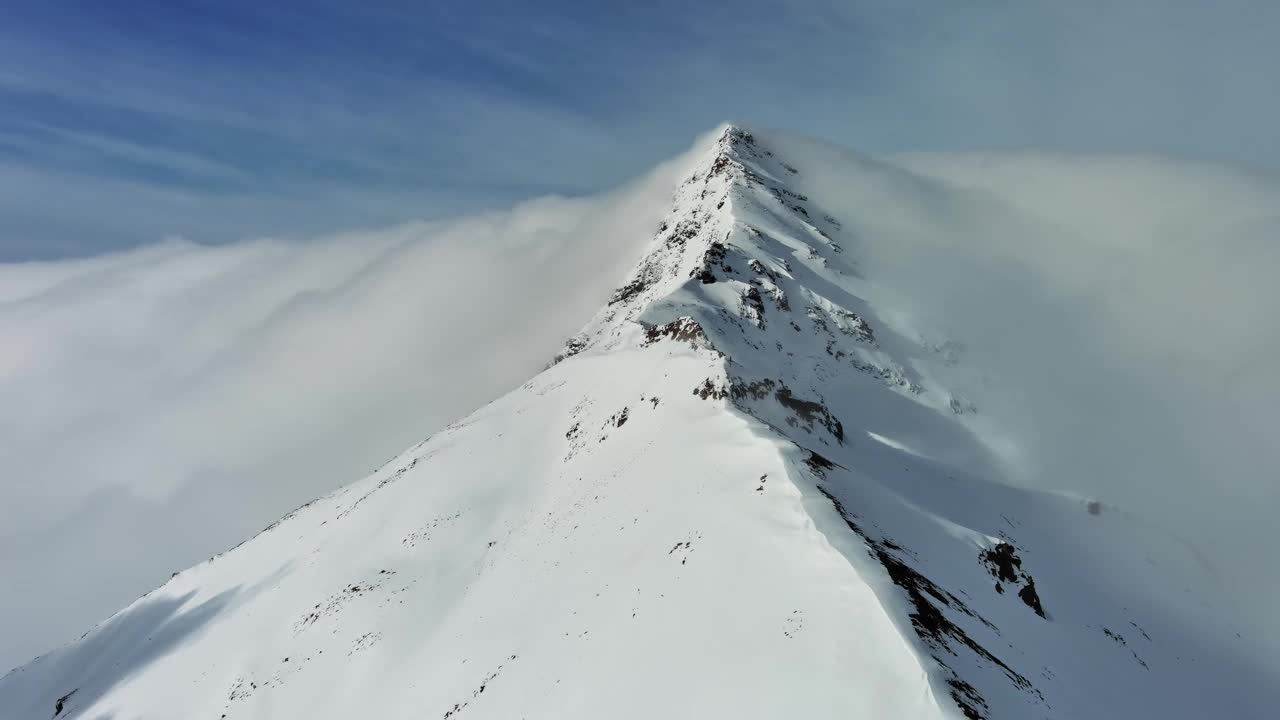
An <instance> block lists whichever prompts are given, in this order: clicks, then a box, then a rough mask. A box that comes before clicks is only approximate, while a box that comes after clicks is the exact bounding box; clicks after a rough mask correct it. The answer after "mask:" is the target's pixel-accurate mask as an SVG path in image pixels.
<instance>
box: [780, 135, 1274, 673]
mask: <svg viewBox="0 0 1280 720" xmlns="http://www.w3.org/2000/svg"><path fill="white" fill-rule="evenodd" d="M780 145H781V151H780V152H781V154H783V155H785V156H788V157H794V158H797V162H805V161H806V160H807V161H808V163H809V164H808V165H805V167H813V168H816V169H818V171H817V172H811V173H809V174H808V175H807V176H805V177H802V178H799V183H800V184H801V188H802V189H803V191H804V192H805V193H807V194H809V195H810V196H812V197H814V198H815V200H817V201H818V202H820V203H821V204H822V205H824V206H825V207H827V208H829V209H832V210H833V211H834V212H836V214H837V215H838V216H839V217H841V218H848V219H849V220H848V222H846V227H852V228H853V229H854V232H855V233H856V234H857V236H858V237H859V238H860V239H861V242H860V244H859V246H858V247H857V248H852V249H850V252H854V253H857V256H858V257H859V258H860V260H861V261H862V262H863V263H864V264H865V272H866V275H867V277H868V278H869V279H870V281H871V282H872V283H873V285H874V286H875V288H876V289H875V293H876V296H875V298H874V299H873V304H875V305H876V306H877V307H881V308H891V309H892V311H893V312H895V313H900V314H903V315H907V316H910V317H911V319H912V323H913V324H916V325H919V326H924V327H932V328H936V330H937V332H938V333H939V335H938V338H933V339H940V338H948V339H953V340H959V341H961V342H963V343H964V345H965V348H966V349H965V352H964V354H963V360H962V362H961V364H960V366H959V367H958V368H956V369H955V371H954V377H951V378H950V381H951V382H954V383H955V384H956V385H957V386H958V387H959V388H961V389H962V390H963V392H964V394H965V395H966V396H967V397H969V398H972V399H975V400H977V402H978V406H979V416H978V418H979V419H977V420H975V421H974V422H973V426H972V427H973V429H974V430H975V432H977V433H978V434H979V435H980V437H982V438H983V439H984V440H985V441H986V442H987V444H988V445H989V446H990V447H991V448H992V449H993V450H995V451H996V452H997V453H998V454H999V455H1000V456H1001V457H1002V458H1003V460H1004V464H1005V466H1006V470H1007V480H1009V481H1011V482H1014V483H1018V484H1023V485H1027V486H1031V487H1036V488H1041V489H1048V490H1054V491H1061V492H1068V493H1071V494H1074V495H1080V496H1085V497H1091V498H1097V499H1099V500H1101V501H1103V502H1106V503H1109V504H1113V505H1114V506H1116V507H1118V508H1119V509H1121V510H1122V511H1123V512H1126V513H1129V514H1130V515H1131V517H1132V518H1133V519H1134V521H1135V522H1141V523H1145V524H1147V525H1149V526H1150V527H1151V528H1152V530H1153V531H1155V532H1158V533H1162V534H1163V535H1165V536H1166V537H1168V538H1169V539H1170V542H1181V543H1186V544H1191V545H1193V546H1194V547H1195V548H1197V549H1198V550H1199V551H1200V553H1201V555H1202V556H1203V557H1204V558H1205V561H1206V562H1207V563H1208V564H1210V565H1211V566H1212V567H1213V569H1214V571H1215V573H1216V574H1217V576H1218V577H1219V578H1220V579H1221V585H1220V586H1219V587H1215V588H1189V589H1188V592H1189V593H1190V595H1188V597H1189V598H1194V599H1195V601H1197V602H1198V601H1199V600H1200V599H1201V598H1202V597H1203V598H1208V599H1209V602H1212V603H1214V604H1215V605H1216V606H1217V607H1219V608H1220V609H1221V611H1222V612H1223V613H1224V614H1232V615H1233V616H1234V614H1235V613H1240V617H1241V618H1242V624H1244V625H1246V626H1249V627H1251V628H1252V634H1251V637H1250V638H1248V641H1249V642H1253V643H1256V644H1258V646H1259V648H1260V650H1261V651H1263V652H1266V653H1268V654H1269V655H1270V656H1271V657H1272V658H1273V659H1274V661H1275V667H1276V669H1277V671H1280V623H1276V622H1275V620H1274V619H1273V617H1272V610H1271V608H1272V607H1273V605H1274V598H1275V597H1276V596H1277V594H1280V573H1277V572H1276V571H1275V567H1274V560H1273V558H1272V557H1271V555H1272V550H1271V544H1272V543H1271V542H1270V541H1269V539H1268V537H1269V533H1268V532H1267V529H1268V528H1269V527H1270V526H1271V524H1272V523H1273V522H1274V518H1275V515H1276V513H1277V512H1278V511H1280V483H1277V482H1276V477H1277V473H1278V472H1280V447H1278V446H1277V445H1276V443H1275V442H1274V440H1273V438H1274V437H1276V434H1277V432H1278V431H1280V422H1277V420H1276V408H1277V407H1280V377H1278V376H1277V375H1276V373H1275V372H1274V370H1273V365H1274V359H1275V358H1276V357H1277V356H1280V325H1278V324H1277V323H1276V322H1275V319H1274V313H1275V310H1276V308H1280V287H1278V286H1277V285H1276V283H1275V280H1274V274H1275V269H1276V268H1280V180H1277V179H1274V178H1270V177H1267V176H1265V175H1259V174H1254V173H1249V172H1244V171H1240V170H1235V169H1231V168H1227V167H1221V166H1212V165H1204V164H1195V163H1186V162H1177V161H1172V160H1169V159H1162V158H1159V157H1150V156H1119V155H1063V154H1057V153H1003V154H992V153H969V154H916V155H909V156H903V157H898V158H894V159H893V161H892V162H890V163H886V162H881V161H876V160H871V159H868V158H864V157H860V156H857V155H854V154H852V153H849V154H847V155H846V156H845V157H844V158H843V159H844V162H831V161H830V160H826V161H824V160H823V159H824V158H830V157H831V156H832V154H833V150H832V149H831V148H830V146H827V145H825V144H820V143H811V142H808V141H804V140H798V139H790V140H785V141H783V142H781V143H780ZM1098 571H1099V572H1105V571H1106V568H1099V569H1098Z"/></svg>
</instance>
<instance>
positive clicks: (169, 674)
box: [0, 126, 1276, 720]
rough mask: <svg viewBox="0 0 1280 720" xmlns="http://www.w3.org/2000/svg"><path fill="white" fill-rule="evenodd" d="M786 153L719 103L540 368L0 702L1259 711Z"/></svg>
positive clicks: (618, 711) (15, 685) (1140, 551)
mask: <svg viewBox="0 0 1280 720" xmlns="http://www.w3.org/2000/svg"><path fill="white" fill-rule="evenodd" d="M804 172H805V168H803V167H796V166H793V165H791V164H789V162H788V161H787V159H785V158H781V157H779V156H778V155H777V154H776V153H775V152H774V151H773V150H772V149H771V148H770V147H769V143H768V140H767V138H766V137H764V136H762V135H760V134H758V133H751V132H748V131H746V130H743V129H741V128H738V127H733V126H729V127H725V128H724V129H723V131H722V132H721V133H719V134H718V136H717V137H716V138H715V139H714V140H713V141H712V142H711V143H709V145H708V147H707V148H706V149H705V152H703V153H702V155H701V157H700V159H699V160H698V161H697V162H696V163H695V166H694V167H693V168H692V169H691V171H690V173H689V176H688V178H687V179H686V181H685V182H684V183H683V184H682V185H681V186H680V187H679V189H678V190H677V193H676V196H675V198H674V200H673V207H672V211H671V213H670V215H669V216H668V218H667V219H666V220H665V221H664V222H663V224H662V225H661V226H660V228H659V230H658V233H657V235H656V236H655V238H654V240H653V243H652V245H651V247H650V248H649V249H648V251H647V253H646V255H645V257H644V259H643V260H642V261H641V263H640V264H639V266H638V267H637V269H636V271H635V272H634V274H633V275H632V277H630V278H628V279H627V281H626V282H625V283H624V284H623V285H622V286H621V287H620V288H619V289H618V290H617V292H616V293H615V294H614V295H613V297H612V298H610V300H609V301H608V303H607V304H606V306H605V307H603V308H602V309H601V311H600V312H599V313H598V314H597V316H596V317H595V318H593V319H592V321H591V322H590V323H588V325H587V326H586V327H585V328H584V329H583V331H582V332H581V333H580V334H579V335H577V336H575V337H574V338H573V339H572V340H570V341H569V343H568V344H567V345H566V348H565V350H564V352H563V353H562V354H561V355H560V356H559V357H558V358H557V362H556V363H555V364H553V366H552V367H550V368H548V369H547V370H546V371H545V372H543V373H541V374H540V375H538V376H537V377H535V378H533V379H532V380H530V381H529V382H528V383H526V384H525V385H524V386H522V387H521V388H519V389H517V390H515V391H513V392H511V393H509V394H508V395H506V396H505V397H503V398H500V399H498V400H496V401H494V402H493V403H491V404H490V405H488V406H486V407H484V408H482V409H480V410H479V411H477V412H476V413H474V414H473V415H471V416H469V417H468V418H466V419H464V420H462V421H459V422H458V423H455V424H454V425H452V426H450V427H449V428H447V429H446V430H444V431H441V432H439V433H437V434H435V435H433V436H432V437H431V438H428V439H427V440H425V441H423V442H422V443H420V444H419V445H417V446H415V447H413V448H411V449H410V450H408V451H407V452H405V453H404V454H403V455H401V456H400V457H398V458H396V459H394V460H392V461H391V462H389V463H387V465H385V466H384V467H382V468H380V469H379V470H377V471H376V472H375V473H373V474H372V475H371V476H369V477H367V478H365V479H363V480H361V481H359V482H356V483H354V484H352V485H350V486H348V487H347V488H344V489H343V490H341V491H338V492H336V493H334V494H332V495H330V496H327V497H324V498H321V499H319V500H317V501H315V502H314V503H312V504H310V505H308V506H306V507H304V508H301V509H299V510H298V511H296V512H294V513H292V514H290V515H289V516H287V517H286V518H283V519H282V520H281V521H280V522H278V523H276V524H274V525H272V526H271V527H269V528H267V529H266V530H265V531H264V532H263V533H262V534H260V535H258V536H257V537H255V538H253V539H252V540H250V541H248V542H246V543H244V544H243V545H241V546H239V547H237V548H236V549H234V550H232V551H230V552H228V553H226V554H224V555H221V556H219V557H217V558H214V559H212V560H210V561H209V562H207V563H204V564H202V565H199V566H197V567H194V568H192V569H190V570H187V571H186V572H183V573H180V574H177V575H176V576H175V577H174V578H172V579H171V580H170V582H168V583H167V584H166V585H164V586H163V587H162V588H160V589H158V590H156V591H154V592H153V593H151V594H149V595H148V596H146V597H143V598H141V599H139V600H138V601H137V602H135V603H134V604H133V605H131V606H130V607H128V608H126V609H124V610H122V611H121V612H120V613H118V614H117V615H115V616H113V617H112V618H110V619H108V620H107V621H106V622H104V623H103V624H102V625H100V626H98V627H97V628H95V629H93V630H91V631H90V632H89V633H87V634H86V635H85V636H84V637H83V638H81V639H80V640H79V641H77V642H76V643H73V644H71V645H69V646H67V647H64V648H61V649H59V650H56V651H54V652H52V653H50V654H48V655H46V656H43V657H41V658H38V659H36V660H35V661H33V662H32V663H30V664H29V665H27V666H25V667H23V668H19V669H17V670H15V671H13V672H12V673H10V674H9V675H7V676H5V677H4V678H3V679H0V718H10V717H12V718H32V717H75V718H91V719H93V720H103V719H106V718H119V719H121V720H123V719H125V718H134V717H148V718H150V717H156V718H163V717H209V718H269V717H335V718H337V717H353V716H354V717H372V716H378V717H392V718H399V717H404V718H410V717H413V718H419V717H426V718H442V719H443V720H454V719H457V718H463V719H466V718H600V717H611V718H630V717H635V718H651V717H655V716H663V717H734V718H781V717H833V718H834V717H842V718H844V717H866V718H936V717H967V718H1039V717H1045V718H1102V717H1116V718H1131V717H1168V718H1175V717H1185V718H1199V717H1206V716H1213V715H1215V714H1217V713H1220V712H1221V710H1222V703H1223V698H1231V702H1232V703H1233V705H1234V707H1235V708H1236V710H1235V711H1234V714H1235V716H1238V717H1261V716H1263V713H1262V709H1263V708H1269V707H1272V704H1273V703H1274V702H1275V700H1276V697H1275V695H1276V690H1275V688H1274V686H1273V685H1271V684H1270V683H1269V682H1268V681H1269V678H1267V677H1266V676H1265V675H1264V674H1262V672H1261V671H1260V670H1259V669H1257V668H1254V667H1252V666H1250V665H1248V664H1246V663H1245V662H1244V661H1242V660H1241V659H1240V658H1239V657H1237V656H1236V655H1235V654H1234V653H1233V650H1232V648H1231V646H1230V638H1231V637H1232V635H1233V634H1234V633H1235V632H1237V630H1236V629H1234V628H1230V627H1229V626H1228V621H1226V620H1223V619H1221V618H1219V617H1218V616H1217V613H1215V612H1214V611H1213V610H1212V606H1211V598H1197V602H1196V603H1192V604H1193V605H1196V607H1202V608H1203V611H1202V612H1200V614H1199V615H1197V616H1195V622H1187V619H1188V618H1187V616H1186V615H1185V614H1184V610H1185V607H1184V604H1179V603H1176V602H1172V601H1171V600H1170V598H1178V597H1184V596H1185V595H1186V594H1187V593H1188V592H1189V589H1188V588H1187V587H1184V586H1183V585H1182V584H1180V583H1182V582H1184V581H1185V578H1188V577H1197V576H1201V577H1203V578H1204V582H1203V583H1202V584H1200V586H1203V587H1212V585H1213V578H1212V577H1211V574H1209V573H1208V571H1207V570H1206V569H1204V568H1201V567H1200V566H1199V563H1198V561H1197V559H1196V558H1195V557H1194V555H1193V554H1192V552H1190V551H1189V549H1187V548H1185V547H1184V546H1182V545H1180V544H1178V543H1174V542H1170V541H1169V539H1168V538H1164V537H1159V536H1155V535H1153V534H1152V533H1151V532H1150V531H1147V530H1145V529H1143V528H1141V527H1138V526H1135V525H1134V524H1133V523H1132V522H1130V521H1129V518H1128V517H1127V516H1126V515H1125V514H1124V513H1123V512H1121V511H1118V510H1117V509H1115V508H1111V507H1108V506H1105V505H1103V504H1101V503H1097V502H1093V501H1089V500H1087V499H1078V498H1066V497H1062V496H1057V495H1051V494H1046V493H1035V492H1030V491H1025V490H1019V489H1015V488H1011V487H1009V486H1006V485H1003V484H1000V483H998V482H995V481H993V480H994V477H995V476H994V475H991V474H989V473H994V470H993V467H994V464H993V463H992V462H991V461H990V458H989V457H988V453H987V450H986V448H984V447H983V446H982V445H981V443H979V442H978V441H977V439H976V438H975V436H974V434H973V433H972V432H970V430H969V428H968V427H967V426H966V422H968V420H969V418H971V417H973V416H974V413H980V412H981V408H980V407H978V406H976V405H975V404H974V403H972V402H970V401H969V400H967V399H965V398H964V397H962V396H960V395H959V394H956V393H953V392H951V390H950V389H949V388H948V387H947V383H946V381H945V378H946V377H948V373H947V368H949V367H951V366H953V365H955V364H957V363H960V364H963V362H964V358H963V352H962V346H961V345H960V344H959V343H957V342H947V341H939V340H937V339H936V337H935V336H934V335H933V334H932V333H929V332H928V331H927V329H925V328H912V327H906V326H903V325H902V323H901V321H896V320H895V319H894V318H893V317H892V316H891V315H889V314H886V313H882V312H879V311H878V310H879V309H878V308H876V307H873V306H872V304H871V303H869V302H868V301H867V300H866V299H865V298H866V297H868V293H867V292H865V290H866V289H867V287H868V285H867V280H866V279H865V278H863V277H861V275H860V270H859V266H858V263H857V259H858V252H859V243H858V242H857V238H856V237H853V236H851V235H850V234H848V233H847V232H846V231H845V230H844V226H843V224H842V223H841V221H840V219H839V218H836V217H833V216H832V215H830V214H829V213H827V212H826V211H825V210H824V209H823V208H821V207H818V206H817V205H816V203H814V202H812V201H811V200H810V199H809V198H808V197H806V196H804V195H802V194H799V193H796V192H793V191H792V190H790V189H789V188H788V184H787V183H788V178H790V177H792V176H796V175H799V174H801V173H804ZM924 337H930V338H934V339H931V340H929V341H927V342H926V341H924V340H922V338H924ZM1103 555H1105V556H1107V557H1108V558H1109V561H1110V562H1112V563H1115V562H1121V563H1127V567H1129V568H1130V570H1131V572H1130V573H1129V578H1130V582H1129V583H1127V584H1123V585H1118V584H1115V583H1110V582H1105V581H1103V580H1102V579H1100V578H1099V577H1097V576H1096V575H1095V574H1094V573H1093V572H1091V565H1092V562H1093V561H1092V559H1094V558H1098V557H1102V556H1103ZM1117 557H1118V558H1119V560H1117ZM1174 578H1177V579H1178V580H1177V582H1176V583H1175V581H1174V580H1173V579H1174Z"/></svg>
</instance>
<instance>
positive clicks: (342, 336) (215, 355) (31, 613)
mask: <svg viewBox="0 0 1280 720" xmlns="http://www.w3.org/2000/svg"><path fill="white" fill-rule="evenodd" d="M682 162H683V160H677V161H673V163H669V164H667V165H664V166H662V167H659V168H658V169H657V170H655V171H654V172H652V173H650V174H649V175H647V176H646V177H644V178H642V179H640V180H638V181H636V182H633V183H631V184H629V185H628V186H626V187H625V188H623V189H621V190H619V191H617V192H614V193H610V194H606V195H603V196H598V197H594V198H584V199H565V198H558V197H547V198H542V199H538V200H534V201H529V202H526V203H523V204H520V205H518V206H516V207H515V208H514V209H512V210H510V211H506V212H492V213H486V214H481V215H477V216H473V217H468V218H463V219H458V220H453V221H447V222H431V223H427V222H423V223H413V224H408V225H403V226H397V227H392V228H388V229H383V230H376V231H367V232H357V233H349V234H341V235H334V236H328V237H320V238H311V239H308V240H306V241H297V242H291V241H280V240H270V239H260V240H252V241H245V242H239V243H233V244H229V245H224V246H216V247H211V246H204V245H198V244H194V243H191V242H187V241H183V240H170V241H167V242H164V243H160V244H157V245H153V246H148V247H143V248H139V249H136V250H131V251H128V252H123V253H118V254H111V255H105V256H100V257H93V258H86V259H77V260H65V261H56V262H43V263H25V264H10V265H0V337H3V338H4V342H3V343H2V344H0V469H2V473H3V477H4V481H3V483H0V576H3V577H5V578H6V582H5V583H3V584H0V636H3V637H4V638H5V642H4V643H3V644H2V645H0V665H3V666H6V667H8V666H11V665H16V664H18V663H20V662H23V661H25V660H27V659H29V658H30V657H31V656H34V655H35V654H37V653H39V652H42V651H44V650H46V649H48V648H49V647H51V646H52V645H54V644H57V643H58V642H61V641H65V640H67V639H70V637H73V636H74V635H75V634H77V633H78V632H80V631H82V630H84V629H86V628H87V627H89V626H90V625H92V624H93V623H94V622H96V621H98V620H100V619H101V618H103V617H105V616H106V615H108V614H109V613H111V612H113V611H114V610H115V609H117V608H118V607H120V606H122V605H124V604H126V603H127V602H129V601H130V600H132V599H133V598H134V597H136V596H137V595H140V594H141V593H142V592H144V591H146V590H148V589H150V587H152V586H154V585H157V584H158V583H159V582H161V581H163V580H164V579H165V578H167V577H168V574H169V573H171V572H174V571H177V570H180V569H182V568H184V567H186V566H188V565H191V564H193V563H195V562H198V561H200V560H202V559H204V558H205V557H207V556H209V555H210V554H212V553H214V552H217V551H220V550H223V549H225V548H227V547H229V546H231V545H233V544H235V543H237V542H239V541H240V540H243V539H244V538H246V537H248V536H249V535H251V534H253V533H254V532H256V531H257V530H259V529H261V528H262V527H263V526H265V525H266V524H268V523H270V522H271V521H273V520H274V519H275V518H276V517H278V516H279V515H281V514H283V513H284V512H286V511H287V510H289V509H291V508H292V507H295V506H297V505H299V504H301V503H303V502H305V501H307V500H309V499H311V498H312V497H314V496H316V495H318V494H322V493H324V492H326V491H328V490H329V489H332V488H334V487H336V486H338V485H340V484H342V483H345V482H349V481H352V480H354V479H356V478H358V477H361V476H363V475H364V474H366V473H368V472H369V471H371V470H372V469H373V468H374V467H376V466H377V465H380V464H381V463H382V462H383V461H384V460H386V459H387V458H388V457H390V456H392V455H394V454H396V453H398V452H399V451H401V450H403V448H405V447H407V446H408V445H411V444H412V443H414V442H416V441H417V440H419V439H421V438H423V437H425V436H426V435H427V434H429V433H430V432H431V431H433V430H435V429H437V428H439V427H441V426H443V425H444V424H445V423H447V422H450V421H452V420H455V419H457V418H459V417H461V416H463V415H465V414H467V413H468V412H470V411H471V410H473V409H475V408H476V407H478V406H479V405H481V404H482V403H484V402H486V401H488V400H489V399H492V398H493V397H496V396H498V395H499V394H501V393H502V392H504V391H505V390H507V389H509V388H511V387H514V386H515V385H518V384H519V383H521V382H523V381H524V380H526V379H528V377H530V376H532V375H533V374H535V373H536V372H538V371H539V370H540V369H541V368H542V367H543V366H544V365H545V364H546V363H547V362H548V361H549V360H550V359H551V357H552V356H553V355H554V354H555V353H556V351H558V350H559V349H560V346H561V343H562V342H563V341H564V339H565V338H567V337H568V336H570V335H572V334H573V333H574V332H576V331H577V330H578V328H579V327H580V326H581V325H582V324H583V323H585V322H586V320H587V319H588V318H589V317H590V315H591V314H592V313H593V312H594V311H595V310H596V309H597V308H598V306H599V305H601V304H602V303H603V302H604V301H605V300H606V299H607V298H608V296H609V293H610V292H611V291H612V289H613V287H614V286H615V285H617V284H618V283H619V282H620V281H621V279H622V277H623V276H624V275H625V274H626V272H627V271H628V270H629V269H630V266H631V265H632V264H633V263H634V262H635V261H636V259H637V255H636V253H638V252H639V251H640V249H641V248H642V247H643V244H644V241H645V240H647V239H648V238H649V237H651V235H652V232H653V231H654V228H655V227H656V225H657V223H658V220H659V218H660V217H661V214H662V213H663V212H664V205H665V204H666V201H667V199H668V198H669V197H670V193H671V191H672V189H673V187H674V184H675V182H677V175H678V169H679V168H680V167H681V163H682Z"/></svg>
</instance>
